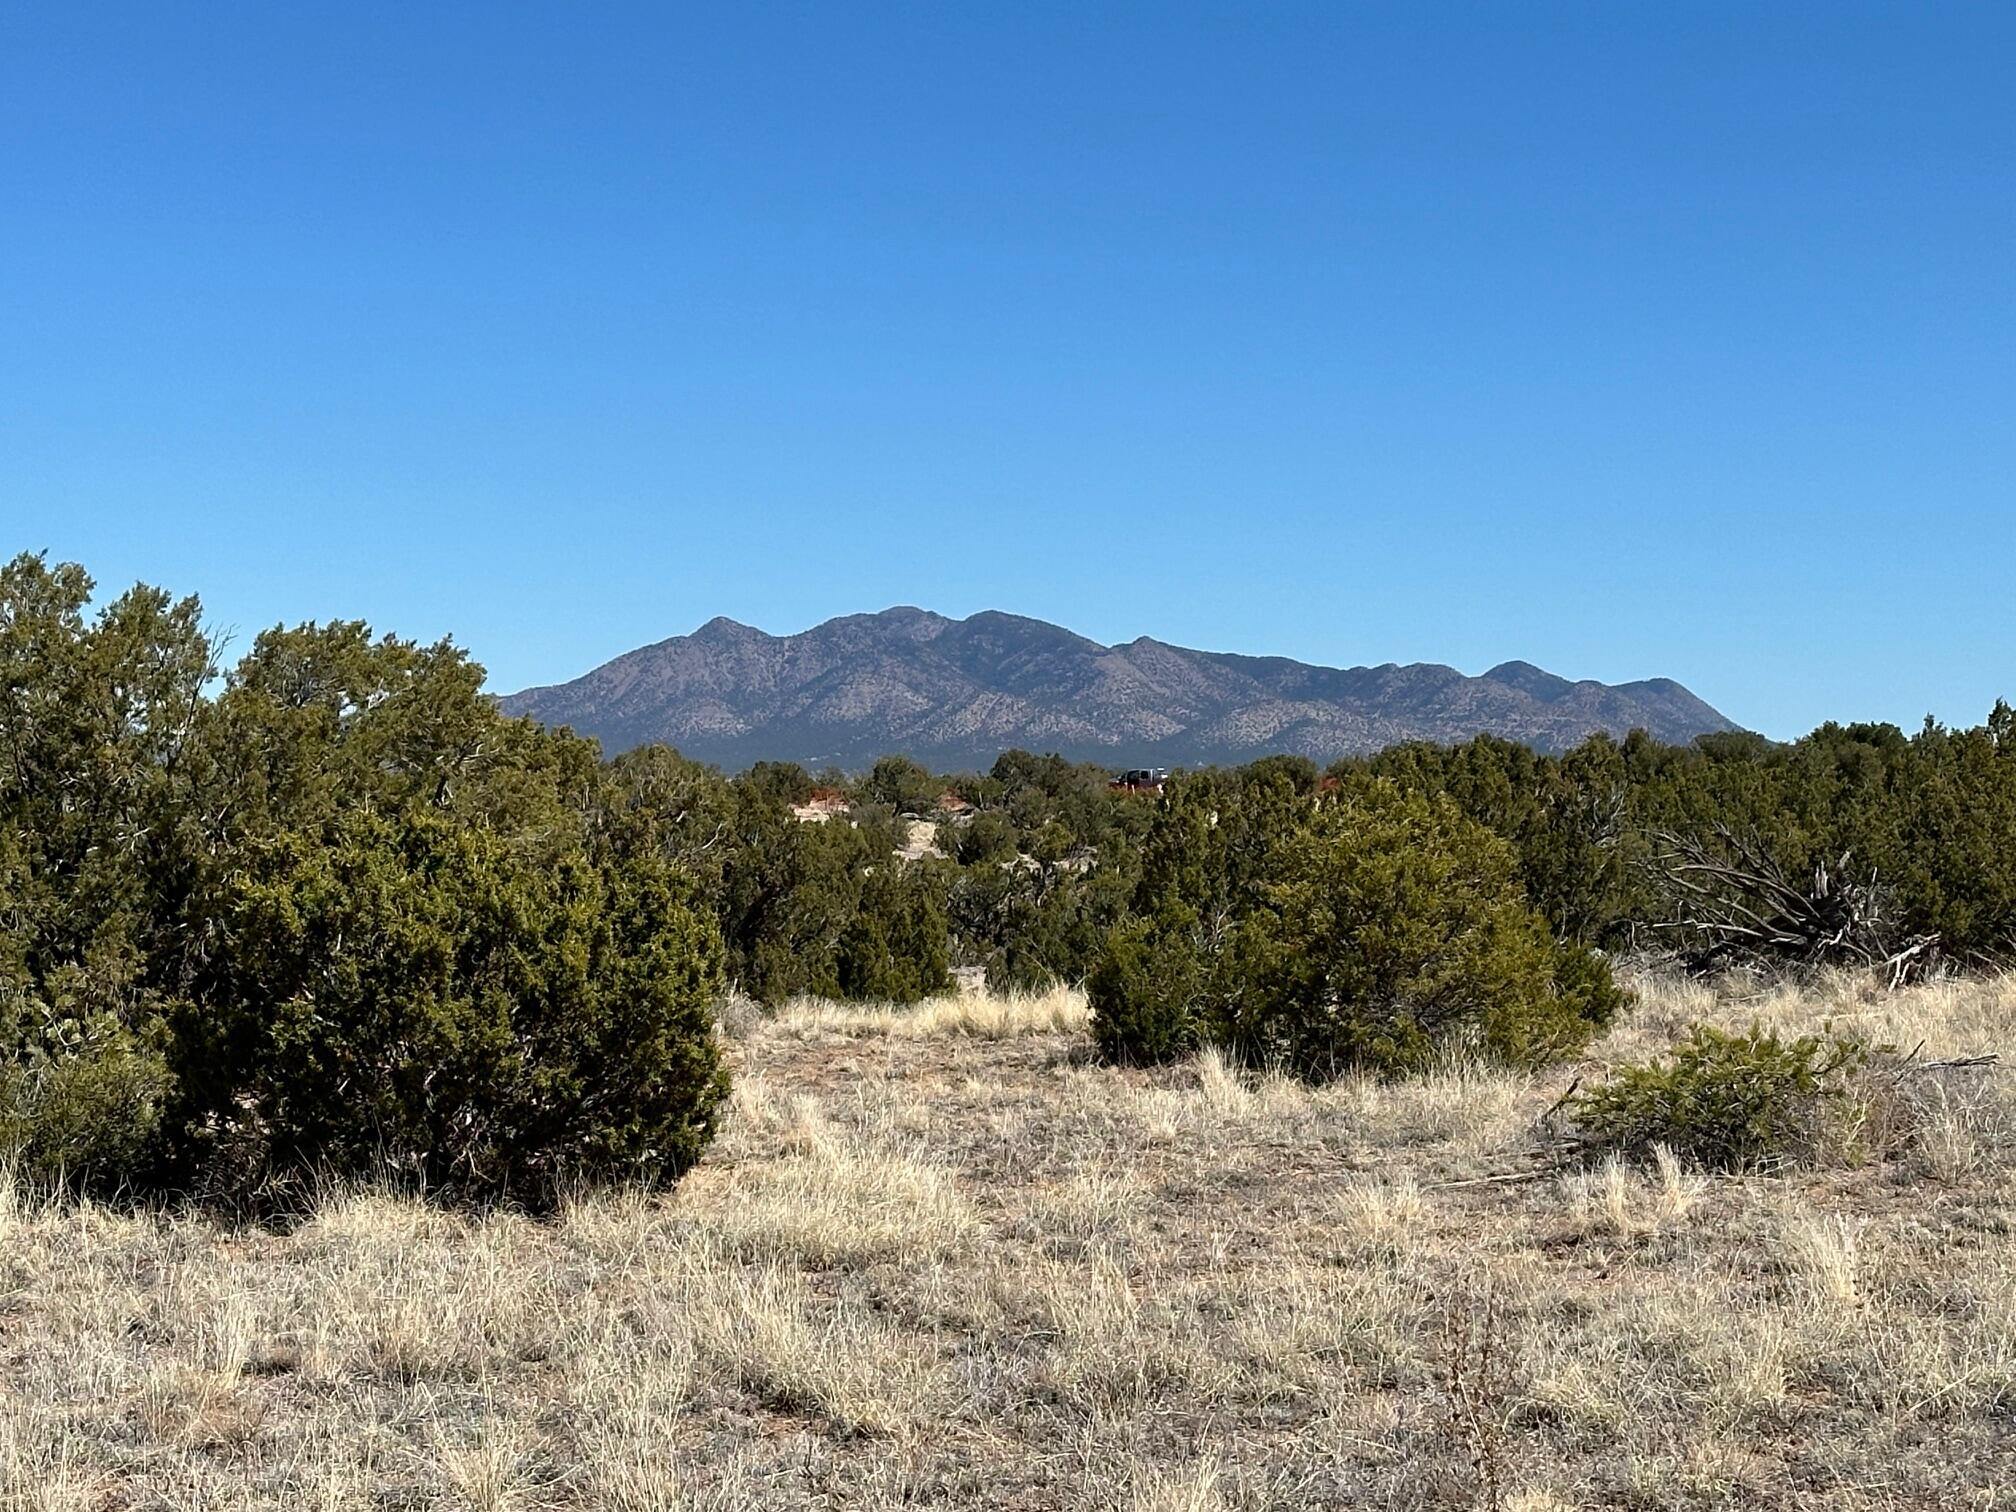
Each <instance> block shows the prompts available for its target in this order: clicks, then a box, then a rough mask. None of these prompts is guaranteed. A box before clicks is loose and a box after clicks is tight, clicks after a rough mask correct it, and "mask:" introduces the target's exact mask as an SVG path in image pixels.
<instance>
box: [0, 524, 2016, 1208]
mask: <svg viewBox="0 0 2016 1512" xmlns="http://www.w3.org/2000/svg"><path fill="white" fill-rule="evenodd" d="M92 605H93V585H92V583H91V581H90V579H89V577H88V576H87V575H86V573H85V572H84V571H83V570H82V569H81V568H79V567H76V566H74V565H66V564H55V565H52V564H50V563H49V562H48V561H47V560H46V559H44V558H42V557H38V556H23V557H20V558H17V559H16V560H15V561H14V562H12V563H11V564H9V565H7V566H6V567H5V568H4V569H0V1147H4V1149H5V1150H6V1151H9V1152H11V1155H10V1158H13V1159H15V1160H17V1161H25V1162H26V1163H27V1164H28V1165H29V1166H30V1167H31V1168H33V1169H36V1170H39V1171H43V1172H47V1173H52V1174H61V1175H62V1176H64V1177H65V1178H66V1179H75V1180H84V1181H90V1182H93V1183H96V1184H98V1185H101V1186H124V1187H127V1188H129V1189H132V1190H135V1191H166V1192H179V1193H191V1194H196V1195H202V1196H211V1197H216V1198H220V1199H225V1200H232V1201H251V1202H256V1201H266V1200H275V1199H276V1197H284V1194H285V1193H287V1192H288V1191H290V1190H292V1189H294V1187H296V1186H298V1184H299V1183H301V1182H303V1181H304V1180H308V1179H312V1178H314V1177H316V1176H321V1175H333V1176H343V1175H354V1174H365V1173H368V1174H371V1175H373V1176H378V1177H383V1176H386V1175H388V1174H389V1175H393V1176H397V1177H399V1178H401V1179H406V1180H410V1181H411V1182H413V1183H414V1184H416V1185H419V1186H424V1187H426V1188H428V1189H431V1190H436V1191H441V1192H445V1193H451V1194H470V1195H476V1196H484V1197H488V1196H500V1195H501V1196H506V1197H510V1198H513V1199H517V1200H524V1201H538V1200H545V1199H548V1198H550V1197H551V1195H552V1194H553V1193H554V1192H556V1191H558V1190H560V1189H561V1187H562V1186H563V1185H564V1184H566V1183H569V1182H577V1181H583V1180H589V1181H607V1180H641V1181H664V1180H669V1179H673V1178H676V1176H677V1175H678V1174H679V1172H680V1171H682V1170H683V1169H684V1168H685V1167H686V1166H688V1165H690V1163H691V1162H692V1161H693V1160H694V1159H696V1158H697V1156H698V1154H699V1152H700V1150H701V1149H702V1148H704V1146H705V1143H706V1141H707V1139H708V1138H709V1136H710V1134H711V1131H712V1128H713V1126H714V1121H715V1119H716V1117H717V1116H718V1111H719V1107H720V1103H721V1099H722V1097H723V1094H724V1091H725V1086H726V1081H725V1076H724V1073H723V1069H722V1065H721V1059H720V1054H719V1049H718V1047H717V1044H716V1040H715V1036H714V1033H713V1018H714V1012H715V1007H716V1005H717V1003H718V1002H719V1000H720V999H721V998H722V996H723V995H724V994H725V993H727V992H730V991H739V992H741V993H743V994H746V995H747V996H748V997H750V998H753V999H755V1000H756V1001H757V1002H759V1003H763V1004H772V1005H774V1004H777V1003H780V1002H782V1001H784V1000H786V999H788V998H791V997H793V996H797V995H800V994H818V995H823V996H830V997H839V998H854V999H874V1000H883V1001H896V1002H905V1001H913V1000H915V999H917V998H920V997H923V996H927V995H930V994H933V993H937V992H942V991H945V990H947V989H948V988H949V987H950V986H951V985H952V980H953V973H954V971H955V970H956V969H959V968H966V969H968V970H970V971H972V972H974V973H977V974H984V976H985V978H986V980H987V981H988V983H989V984H990V985H992V986H993V987H995V988H997V989H1003V990H1012V989H1018V988H1034V987H1039V986H1043V985H1047V984H1050V983H1054V982H1070V983H1081V982H1082V983H1084V984H1086V986H1087V988H1088V991H1089V993H1090V995H1091V997H1092V1001H1093V1007H1094V1014H1095V1027H1096V1031H1097V1034H1098V1037H1099V1040H1100V1043H1101V1046H1102V1047H1103V1049H1104V1050H1105V1051H1106V1053H1107V1054H1108V1055H1109V1056H1110V1057H1112V1058H1113V1059H1116V1060H1122V1061H1152V1060H1156V1059H1160V1058H1165V1057H1167V1056H1172V1055H1179V1054H1184V1053H1188V1052H1189V1051H1190V1050H1192V1049H1194V1048H1196V1047H1197V1046H1199V1045H1202V1044H1218V1045H1221V1046H1224V1047H1225V1048H1226V1049H1227V1050H1228V1051H1230V1052H1231V1053H1233V1054H1235V1055H1237V1056H1240V1057H1243V1058H1245V1059H1248V1060H1251V1061H1255V1062H1261V1061H1265V1062H1269V1063H1277V1064H1286V1065H1289V1066H1292V1067H1293V1068H1295V1069H1297V1070H1299V1071H1301V1072H1302V1073H1303V1074H1306V1075H1311V1076H1322V1075H1329V1074H1333V1073H1334V1072H1336V1071H1338V1070H1340V1069H1343V1068H1347V1067H1360V1068H1369V1069H1372V1070H1375V1071H1379V1072H1384V1073H1389V1074H1403V1073H1405V1072H1406V1071H1408V1070H1411V1069H1413V1068H1415V1067H1417V1066H1419V1065H1421V1064H1424V1063H1425V1062H1426V1061H1428V1060H1429V1059H1431V1058H1433V1057H1434V1056H1437V1055H1440V1054H1444V1053H1447V1052H1448V1051H1449V1050H1450V1049H1451V1048H1458V1049H1461V1050H1463V1051H1464V1052H1466V1053H1474V1054H1481V1055H1488V1056H1493V1057H1496V1058H1500V1059H1505V1060H1512V1061H1520V1062H1536V1061H1541V1060H1545V1059H1548V1058H1552V1057H1556V1056H1559V1055H1563V1054H1567V1053H1570V1052H1572V1051H1573V1049H1574V1048H1575V1047H1576V1046H1578V1045H1579V1044H1581V1043H1582V1042H1583V1041H1584V1040H1585V1039H1586V1038H1587V1037H1588V1036H1589V1035H1590V1034H1591V1033H1593V1032H1595V1031H1596V1030H1597V1029H1598V1028H1600V1027H1601V1026H1602V1025H1603V1024H1604V1023H1606V1022H1608V1021H1609V1020H1610V1019H1611V1018H1612V1017H1614V1016H1615V1014H1617V1013H1618V1012H1620V1011H1622V1009H1623V1008H1624V1006H1625V1003H1624V995H1623V994H1622V993H1621V992H1620V991H1619V989H1618V988H1617V986H1616V984H1615V983H1614V981H1613V980H1612V977H1611V973H1610V969H1609V965H1608V960H1609V958H1610V957H1612V956H1614V955H1615V954H1616V953H1617V952H1619V951H1626V950H1637V951H1645V950H1658V951H1661V952H1665V953H1669V954H1671V955H1672V956H1673V957H1674V958H1675V959H1676V960H1678V961H1679V962H1681V963H1682V964H1684V965H1687V966H1689V967H1691V968H1693V969H1698V970H1722V969H1728V968H1730V967H1732V966H1745V965H1751V964H1792V965H1806V964H1814V963H1819V962H1825V961H1829V960H1835V959H1842V960H1856V961H1864V962H1880V963H1883V964H1887V965H1889V966H1891V967H1893V968H1894V969H1897V970H1906V969H1908V970H1912V971H1922V970H1927V969H1933V968H1934V967H1937V966H1941V965H1944V966H1958V967H1969V966H1976V965H1986V964H1993V963H1997V962H1999V961H2001V960H2002V959H2003V958H2004V956H2005V954H2006V953H2007V952H2008V951H2009V950H2010V948H2011V946H2012V943H2016V715H2012V713H2011V711H2010V710H2009V708H2008V707H2007V706H2006V705H1998V706H1997V707H1996V709H1995V711H1994V712H1993V713H1992V714H1991V716H1990V717H1989V719H1988V720H1987V722H1986V723H1985V724H1983V725H1982V726H1979V727H1977V728H1973V729H1963V730H1952V729H1946V728H1943V727H1940V726H1937V725H1934V724H1931V723H1928V724H1927V725H1926V726H1925V727H1924V728H1923V729H1921V730H1919V731H1917V732H1915V733H1913V734H1911V735H1909V736H1907V735H1906V734H1904V732H1902V731H1900V730H1898V729H1896V728H1895V727H1893V726H1887V725H1849V726H1835V725H1828V726H1824V727H1823V728H1821V729H1820V730H1817V731H1815V732H1813V734H1811V735H1809V736H1807V737H1805V738H1803V739H1801V740H1797V741H1793V742H1790V743H1783V744H1781V743H1776V742H1771V741H1767V740H1764V739H1762V738H1760V737H1756V736H1749V735H1718V736H1710V737H1704V738H1703V739H1701V740H1699V741H1696V742H1694V743H1693V744H1692V745H1689V746H1684V747H1682V746H1672V745H1665V744H1662V743H1660V742H1658V741H1655V740H1652V739H1650V738H1649V737H1647V736H1645V735H1643V734H1642V733H1639V734H1633V735H1631V736H1629V737H1628V738H1626V739H1623V740H1613V739H1611V738H1609V737H1607V736H1600V735H1599V736H1594V737H1591V738H1590V739H1589V740H1587V741H1585V742H1584V743H1583V744H1581V745H1580V746H1578V747H1576V748H1575V749H1573V750H1571V751H1568V752H1566V753H1565V754H1562V755H1558V756H1555V755H1543V754H1539V753H1535V752H1533V751H1531V750H1529V749H1527V748H1526V747H1524V746H1521V745H1518V744H1516V743H1513V742H1509V741H1505V740H1500V739H1496V738H1494V737H1490V736H1481V737H1479V738H1477V739H1475V740H1472V741H1469V742H1466V743H1464V744H1461V745H1456V746H1452V747H1437V746H1428V745H1412V746H1403V747H1398V748H1395V749H1392V750H1388V751H1385V752H1382V753H1380V754H1379V755H1376V756H1373V757H1369V758H1365V759H1362V760H1351V761H1345V762H1339V763H1336V764H1334V765H1332V766H1331V767H1329V768H1327V769H1321V768H1318V767H1317V766H1316V765H1315V764H1314V763H1312V762H1309V761H1307V760H1303V759H1300V758H1293V757H1272V758H1268V759H1266V760H1263V761H1258V762H1255V763H1252V764H1250V765H1248V766H1245V767H1241V768H1237V769H1214V770H1209V771H1202V772H1195V773H1187V774H1180V775H1178V776H1177V777H1175V778H1174V779H1172V780H1171V782H1170V783H1169V784H1168V786H1167V788H1166V789H1165V790H1164V791H1162V792H1161V793H1136V792H1127V791H1118V790H1115V789H1114V788H1113V787H1112V786H1111V785H1110V782H1109V774H1108V773H1107V772H1106V771H1105V770H1103V769H1100V768H1097V767H1093V766H1088V765H1084V764H1078V763H1072V762H1067V761H1064V760H1062V759H1061V758H1058V757H1055V756H1038V755H1032V754H1029V753H1025V752H1008V753H1006V754H1004V755H1003V756H1002V757H1001V758H1000V759H999V760H998V761H996V762H995V763H994V765H993V766H992V768H991V769H990V770H988V771H986V772H983V773H953V774H940V773H933V772H930V771H927V770H925V769H924V768H923V767H921V766H919V765H917V764H916V763H915V762H912V761H909V760H907V759H905V758H902V757H894V756H892V757H888V758H885V759H884V760H882V761H880V762H878V763H876V765H875V766H874V767H873V768H872V769H871V770H869V771H868V772H866V773H860V774H853V775H849V774H843V773H838V772H808V771H806V770H805V769H803V768H801V767H798V766H794V765H791V764H788V763H763V764H759V765H757V766H755V767H753V768H751V769H750V770H748V771H746V772H743V773H740V774H737V775H732V776H730V775H725V774H723V773H721V772H718V771H716V770H714V769H713V768H711V767H707V766H705V765H702V764H700V763H697V762H694V761H691V760H688V759H686V758H684V757H682V756H680V755H679V754H678V753H676V752H674V751H672V750H669V749H667V748H664V747H647V748H644V749H640V750H636V751H631V752H628V753H625V754H623V755H620V756H617V757H615V758H614V759H612V760H604V759H603V757H602V755H601V753H600V752H599V750H598V749H597V748H596V747H595V745H594V744H593V743H592V742H590V741H587V740H584V739H580V738H577V737H575V736H573V735H571V734H569V733H567V732H565V731H555V730H547V729H543V728H540V727H539V726H537V725H535V724H533V723H531V722H529V721H525V720H514V719H508V718H505V717H504V716H502V715H501V714H500V713H499V712H498V711H497V708H496V706H495V704H494V702H493V701H492V700H490V699H489V698H488V697H486V696H485V695H484V693H483V692H482V683H483V674H482V671H481V669H480V668H479V667H477V666H476V665H475V664H474V663H473V662H471V661H470V660H469V658H468V657H467V656H466V654H464V653H463V652H462V651H461V650H459V649H457V648H456V647H454V646H453V645H451V644H448V643H445V642H444V643H440V644H435V645H420V644H416V643H414V642H410V641H405V640H401V639H399V638H397V637H393V636H373V635H372V634H371V633H370V632H369V631H368V630H367V629H366V627H364V626H363V625H362V624H358V623H353V622H346V623H334V624H327V625H305V626H300V627H295V628H291V629H288V628H279V629H274V630H271V631H268V632H266V633H265V634H262V635H260V636H259V637H258V638H257V639H256V640H255V641H254V642H253V644H252V645H251V647H250V648H249V650H247V651H246V652H245V654H244V655H243V656H242V657H240V658H238V659H237V660H236V661H235V662H233V663H231V664H229V665H226V664H225V662H224V658H223V653H222V648H221V646H220V644H219V642H218V640H217V638H216V637H214V636H212V635H211V634H209V633H208V632H207V631H206V630H205V628H204V626H203V624H202V622H201V616H200V609H199V607H198V605H197V603H196V602H195V601H194V600H193V599H184V600H179V601H178V600H175V599H173V598H171V597H170V596H169V595H167V594H165V593H163V592H161V591H159V590H157V589H152V588H146V587H138V588H135V589H133V590H131V591H130V592H127V593H125V594H123V595H121V596H120V597H118V598H116V599H113V600H112V601H110V602H109V603H106V604H104V605H103V607H101V608H97V609H95V610H94V609H93V607H92ZM919 826H930V827H931V828H930V830H928V831H924V830H920V829H919Z"/></svg>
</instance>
